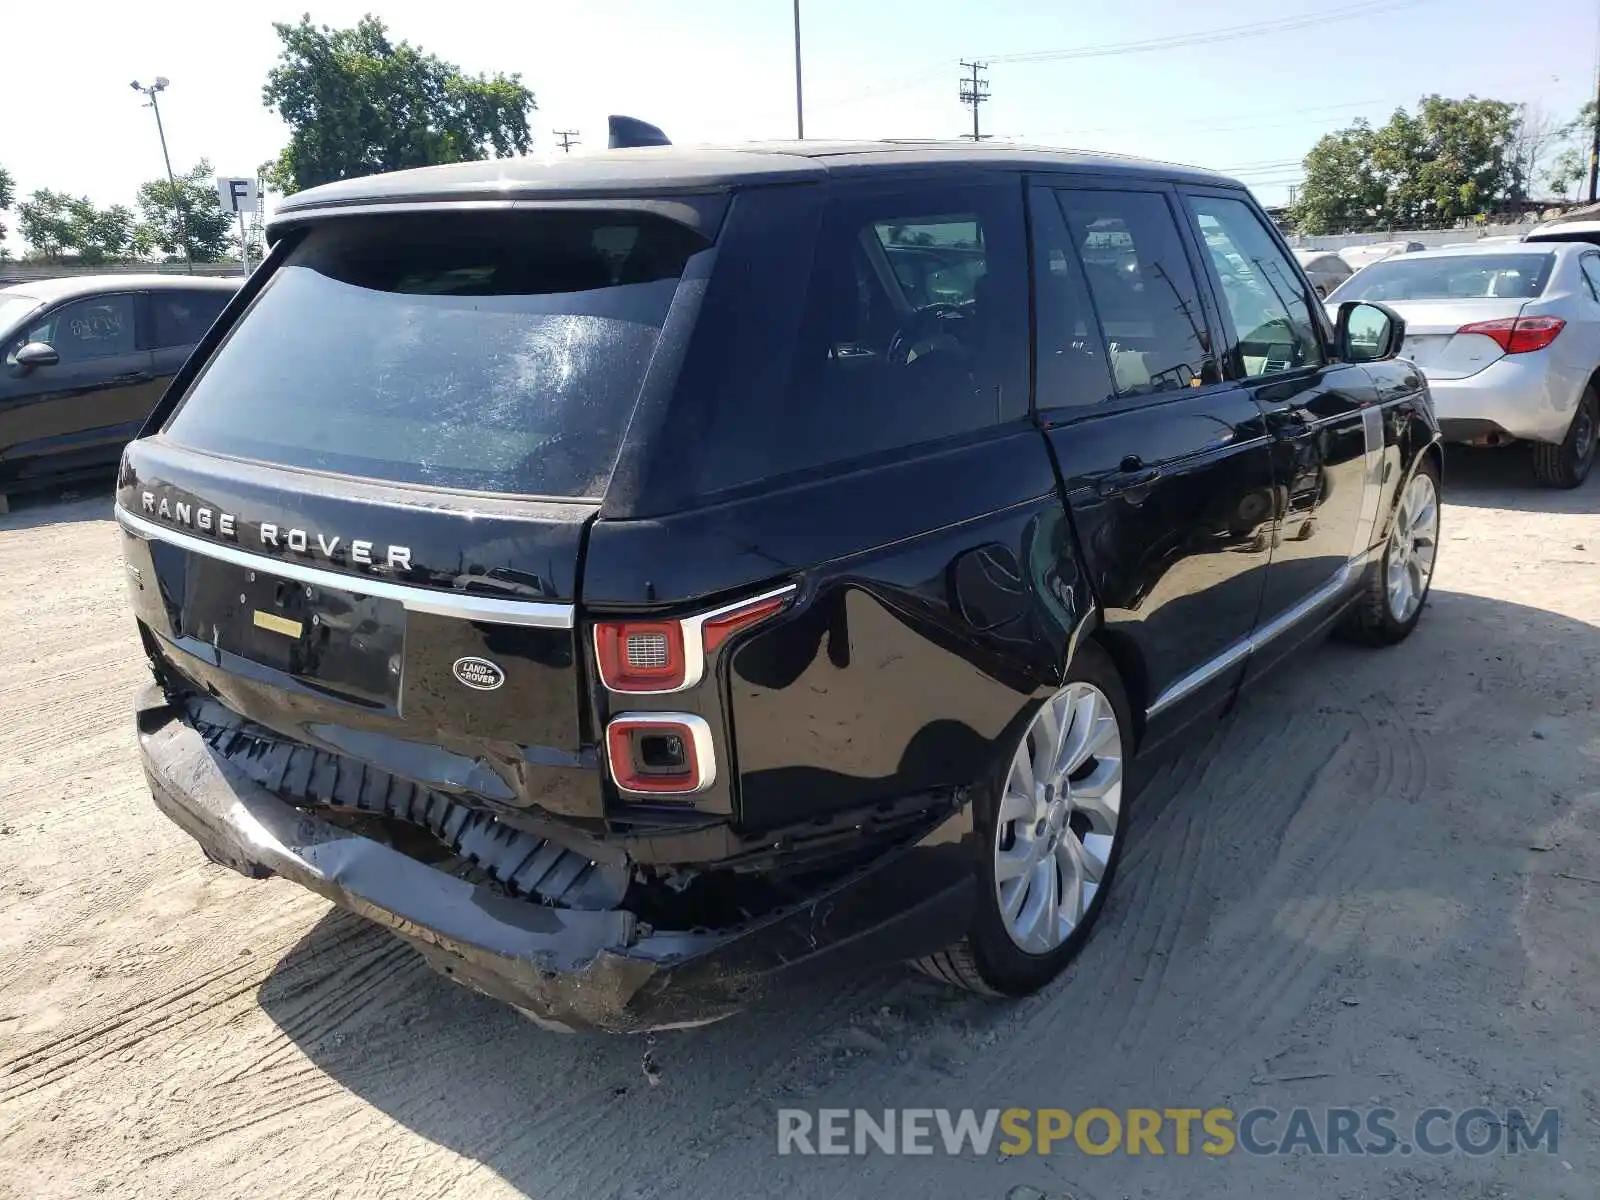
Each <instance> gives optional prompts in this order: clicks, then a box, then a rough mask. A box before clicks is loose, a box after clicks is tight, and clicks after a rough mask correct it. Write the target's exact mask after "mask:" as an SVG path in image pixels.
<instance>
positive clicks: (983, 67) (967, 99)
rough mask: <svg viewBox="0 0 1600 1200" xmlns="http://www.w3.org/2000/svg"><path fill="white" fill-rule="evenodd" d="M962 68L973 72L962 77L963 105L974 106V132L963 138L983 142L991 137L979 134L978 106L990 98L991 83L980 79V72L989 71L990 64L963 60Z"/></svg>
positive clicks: (964, 135) (963, 135)
mask: <svg viewBox="0 0 1600 1200" xmlns="http://www.w3.org/2000/svg"><path fill="white" fill-rule="evenodd" d="M961 66H962V68H963V69H965V70H967V71H970V72H971V74H970V75H963V76H962V77H961V103H963V104H970V105H971V106H972V132H971V133H967V134H962V135H961V136H962V137H970V138H971V139H972V140H973V141H974V142H981V141H983V139H984V138H986V137H988V136H989V135H988V134H984V133H979V132H978V105H980V104H982V103H983V102H984V101H985V100H987V99H988V98H989V81H988V80H987V79H981V78H979V76H978V72H980V71H987V70H988V69H989V64H988V63H981V62H968V61H967V60H966V59H962V60H961Z"/></svg>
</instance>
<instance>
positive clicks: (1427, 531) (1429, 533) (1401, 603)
mask: <svg viewBox="0 0 1600 1200" xmlns="http://www.w3.org/2000/svg"><path fill="white" fill-rule="evenodd" d="M1438 553H1439V492H1438V489H1436V488H1435V487H1434V484H1433V478H1432V477H1431V476H1429V475H1427V474H1425V473H1423V472H1421V471H1419V472H1418V473H1417V474H1416V475H1413V476H1412V477H1411V482H1410V483H1408V484H1407V485H1406V490H1405V493H1404V495H1402V496H1401V497H1400V507H1399V510H1398V511H1397V512H1396V513H1395V518H1394V529H1393V530H1392V531H1391V532H1390V534H1389V553H1388V556H1387V562H1388V566H1387V569H1386V570H1387V573H1386V576H1385V580H1384V584H1385V591H1386V592H1387V593H1388V599H1389V615H1390V616H1392V617H1393V618H1394V619H1395V620H1396V621H1399V622H1401V623H1402V624H1403V623H1405V622H1406V621H1409V620H1410V619H1411V618H1412V616H1414V615H1415V613H1416V611H1417V609H1418V608H1420V607H1421V606H1422V600H1423V597H1424V596H1426V595H1427V594H1428V581H1429V580H1430V579H1432V578H1433V561H1434V558H1435V557H1436V556H1437V554H1438Z"/></svg>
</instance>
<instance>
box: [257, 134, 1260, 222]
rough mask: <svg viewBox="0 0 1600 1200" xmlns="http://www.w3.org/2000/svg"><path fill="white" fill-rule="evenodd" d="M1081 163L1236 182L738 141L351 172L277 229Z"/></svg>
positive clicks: (956, 145)
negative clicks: (944, 170) (365, 214)
mask: <svg viewBox="0 0 1600 1200" xmlns="http://www.w3.org/2000/svg"><path fill="white" fill-rule="evenodd" d="M952 166H963V167H973V168H996V169H1007V170H1019V169H1020V170H1045V171H1050V170H1072V171H1085V172H1098V173H1115V174H1119V175H1129V176H1135V177H1140V178H1146V179H1161V180H1175V181H1182V182H1189V183H1206V184H1234V181H1233V180H1231V179H1228V178H1227V177H1225V176H1222V175H1218V174H1215V173H1214V172H1211V171H1204V170H1201V169H1199V168H1196V167H1182V166H1174V165H1172V164H1169V163H1157V162H1150V161H1148V160H1144V159H1138V158H1128V157H1124V156H1122V155H1117V154H1096V153H1090V152H1086V151H1079V150H1060V149H1055V148H1051V147H1044V146H1017V145H995V144H993V143H990V144H987V145H985V144H974V143H972V142H819V141H805V142H795V141H790V142H754V143H749V144H747V145H741V146H732V147H698V146H660V147H640V148H637V149H629V150H612V151H609V152H607V153H604V154H588V155H579V156H578V157H575V158H562V159H557V160H555V161H553V162H542V161H539V160H536V159H530V158H503V159H490V160H488V161H484V162H468V163H451V164H449V165H447V166H439V167H420V168H417V169H414V170H409V171H394V172H391V173H389V174H385V175H367V176H363V177H361V178H359V179H344V180H340V181H339V182H337V183H328V184H323V185H322V186H321V187H314V188H310V189H308V190H307V191H304V192H299V193H296V194H295V195H293V196H290V197H288V198H287V199H285V200H284V201H283V202H282V203H281V204H279V205H278V207H277V211H276V212H275V213H274V215H273V219H272V222H271V226H281V225H284V224H289V223H292V222H294V221H296V220H299V219H302V218H303V217H305V216H307V215H309V214H311V213H313V212H316V211H318V210H324V209H340V208H347V207H351V206H363V207H364V206H366V205H386V204H410V203H427V202H432V201H470V200H478V201H505V200H522V199H535V200H537V199H557V198H561V199H578V198H588V197H601V196H604V197H611V196H641V197H644V196H655V195H663V194H670V193H678V194H683V193H694V192H719V191H728V190H731V189H734V188H740V187H749V186H756V185H761V184H776V183H801V182H806V181H809V180H820V179H823V178H826V177H828V176H830V175H840V174H853V173H857V172H865V171H876V170H885V169H893V168H901V169H903V168H907V167H911V168H917V167H952Z"/></svg>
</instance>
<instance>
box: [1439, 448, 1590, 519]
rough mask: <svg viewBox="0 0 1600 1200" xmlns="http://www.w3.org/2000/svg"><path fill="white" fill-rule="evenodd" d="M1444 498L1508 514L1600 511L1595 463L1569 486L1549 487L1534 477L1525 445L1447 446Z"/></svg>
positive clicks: (1453, 502) (1530, 456)
mask: <svg viewBox="0 0 1600 1200" xmlns="http://www.w3.org/2000/svg"><path fill="white" fill-rule="evenodd" d="M1444 502H1445V505H1446V506H1449V505H1452V504H1459V505H1461V506H1463V507H1465V508H1503V509H1508V510H1510V511H1513V512H1551V513H1594V512H1600V464H1597V465H1596V466H1595V468H1594V469H1593V470H1591V471H1590V472H1589V478H1588V479H1586V480H1585V481H1584V482H1583V483H1582V484H1581V485H1579V486H1578V487H1575V488H1572V489H1570V490H1563V489H1561V488H1549V487H1545V486H1544V485H1543V484H1541V483H1539V482H1538V480H1536V479H1535V478H1534V476H1533V461H1532V454H1531V451H1530V450H1529V449H1528V447H1527V446H1526V445H1515V446H1506V447H1502V448H1500V449H1497V450H1482V449H1474V448H1472V447H1470V446H1446V447H1445V451H1444Z"/></svg>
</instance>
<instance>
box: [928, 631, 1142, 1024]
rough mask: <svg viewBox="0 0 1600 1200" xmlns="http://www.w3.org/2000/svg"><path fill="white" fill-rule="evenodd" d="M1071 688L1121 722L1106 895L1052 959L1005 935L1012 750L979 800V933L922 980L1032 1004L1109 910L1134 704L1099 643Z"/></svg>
mask: <svg viewBox="0 0 1600 1200" xmlns="http://www.w3.org/2000/svg"><path fill="white" fill-rule="evenodd" d="M1065 682H1067V683H1079V682H1081V683H1092V684H1094V686H1095V687H1097V688H1099V689H1100V691H1101V692H1103V693H1104V694H1105V696H1106V699H1108V700H1109V701H1110V702H1111V706H1112V709H1113V710H1114V711H1115V712H1116V715H1117V725H1118V729H1119V732H1120V734H1121V740H1122V763H1123V772H1122V802H1121V806H1120V808H1119V812H1120V814H1121V815H1120V818H1119V820H1118V823H1117V832H1116V839H1115V841H1114V842H1113V843H1112V847H1111V854H1110V856H1109V858H1108V860H1107V863H1106V869H1105V872H1104V873H1103V875H1102V877H1101V881H1100V886H1099V889H1098V890H1097V891H1096V893H1095V897H1094V899H1093V900H1092V901H1091V902H1090V904H1089V907H1088V909H1087V910H1086V911H1085V913H1084V915H1083V918H1082V920H1080V921H1079V922H1078V925H1077V927H1076V928H1075V929H1074V930H1073V931H1072V933H1071V934H1070V935H1068V937H1067V939H1066V940H1065V941H1064V942H1062V943H1061V945H1060V946H1058V947H1056V948H1055V949H1054V950H1053V951H1051V952H1050V953H1048V954H1030V953H1028V952H1026V951H1024V950H1022V949H1021V948H1020V947H1019V946H1018V945H1017V944H1016V943H1015V942H1014V941H1012V940H1011V935H1010V934H1008V933H1007V932H1006V929H1005V925H1004V923H1003V918H1002V916H1001V913H1000V902H999V898H998V897H997V896H996V894H995V881H994V850H995V838H996V836H997V834H998V830H999V820H998V804H999V799H998V797H999V795H1000V792H1001V789H1002V788H1004V786H1005V776H1006V771H1007V770H1008V769H1009V766H1010V762H1011V757H1012V752H1013V750H1014V749H1015V747H1014V746H1013V745H1011V744H1009V743H1008V744H1007V745H1006V746H1005V747H1004V749H1003V757H1002V760H1001V762H1000V764H999V765H998V766H997V769H996V772H995V777H994V778H993V779H992V780H991V781H990V782H989V783H988V784H987V785H986V786H985V787H984V789H983V791H982V794H981V795H980V796H979V797H978V798H977V799H975V800H974V802H973V806H974V820H975V821H976V824H977V828H978V832H979V836H978V838H977V839H976V842H977V852H978V861H977V862H976V863H974V864H973V870H974V872H975V874H976V875H977V892H978V897H977V904H976V909H975V912H974V914H973V922H972V927H971V928H970V929H969V930H968V931H967V932H966V934H965V936H963V937H962V938H961V940H960V941H958V942H955V943H954V944H953V945H950V946H948V947H946V948H945V949H944V950H941V951H939V952H938V953H937V954H932V955H929V956H928V957H927V958H921V959H917V960H915V961H914V962H913V963H912V964H911V965H912V966H914V967H916V968H917V970H919V971H921V972H922V973H923V974H925V975H928V976H931V977H932V978H934V979H938V980H941V981H943V982H945V983H949V984H953V985H954V986H956V987H959V988H965V989H966V990H968V991H971V992H977V993H979V994H981V995H985V996H994V997H1008V996H1026V995H1029V994H1030V993H1032V992H1036V991H1038V990H1039V989H1040V988H1041V987H1043V986H1044V985H1045V984H1047V983H1049V982H1050V981H1051V980H1052V979H1054V978H1055V977H1056V976H1057V975H1059V974H1060V973H1061V971H1062V970H1063V969H1064V968H1065V967H1066V965H1067V964H1068V963H1069V962H1071V961H1072V960H1073V958H1074V957H1076V956H1077V953H1078V951H1079V950H1080V949H1081V948H1082V947H1083V944H1084V942H1086V941H1087V940H1088V938H1089V935H1090V934H1091V932H1092V931H1093V929H1094V925H1095V922H1096V921H1097V920H1098V919H1099V917H1100V910H1101V909H1102V908H1104V907H1105V902H1106V896H1107V895H1108V894H1109V892H1110V890H1111V886H1112V883H1113V881H1114V880H1115V878H1116V873H1117V864H1118V862H1120V861H1121V859H1122V849H1123V846H1124V845H1125V844H1126V842H1127V840H1128V838H1127V830H1128V809H1129V805H1130V802H1131V801H1132V799H1133V795H1132V789H1131V786H1130V784H1131V781H1132V772H1131V771H1130V770H1129V768H1130V766H1131V765H1132V759H1133V746H1132V728H1133V726H1132V721H1131V717H1130V713H1129V709H1128V698H1127V694H1126V692H1125V691H1124V690H1123V686H1122V680H1121V679H1120V678H1119V677H1118V675H1117V670H1116V667H1115V666H1113V665H1112V663H1111V660H1110V659H1109V658H1108V657H1107V656H1106V654H1105V653H1104V652H1103V651H1102V650H1101V649H1100V648H1099V647H1098V646H1096V645H1095V644H1094V643H1093V642H1088V641H1085V642H1084V643H1083V644H1082V645H1080V647H1079V648H1078V652H1077V654H1076V655H1075V656H1074V657H1073V661H1072V665H1071V666H1070V667H1069V668H1068V670H1067V677H1066V680H1065Z"/></svg>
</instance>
